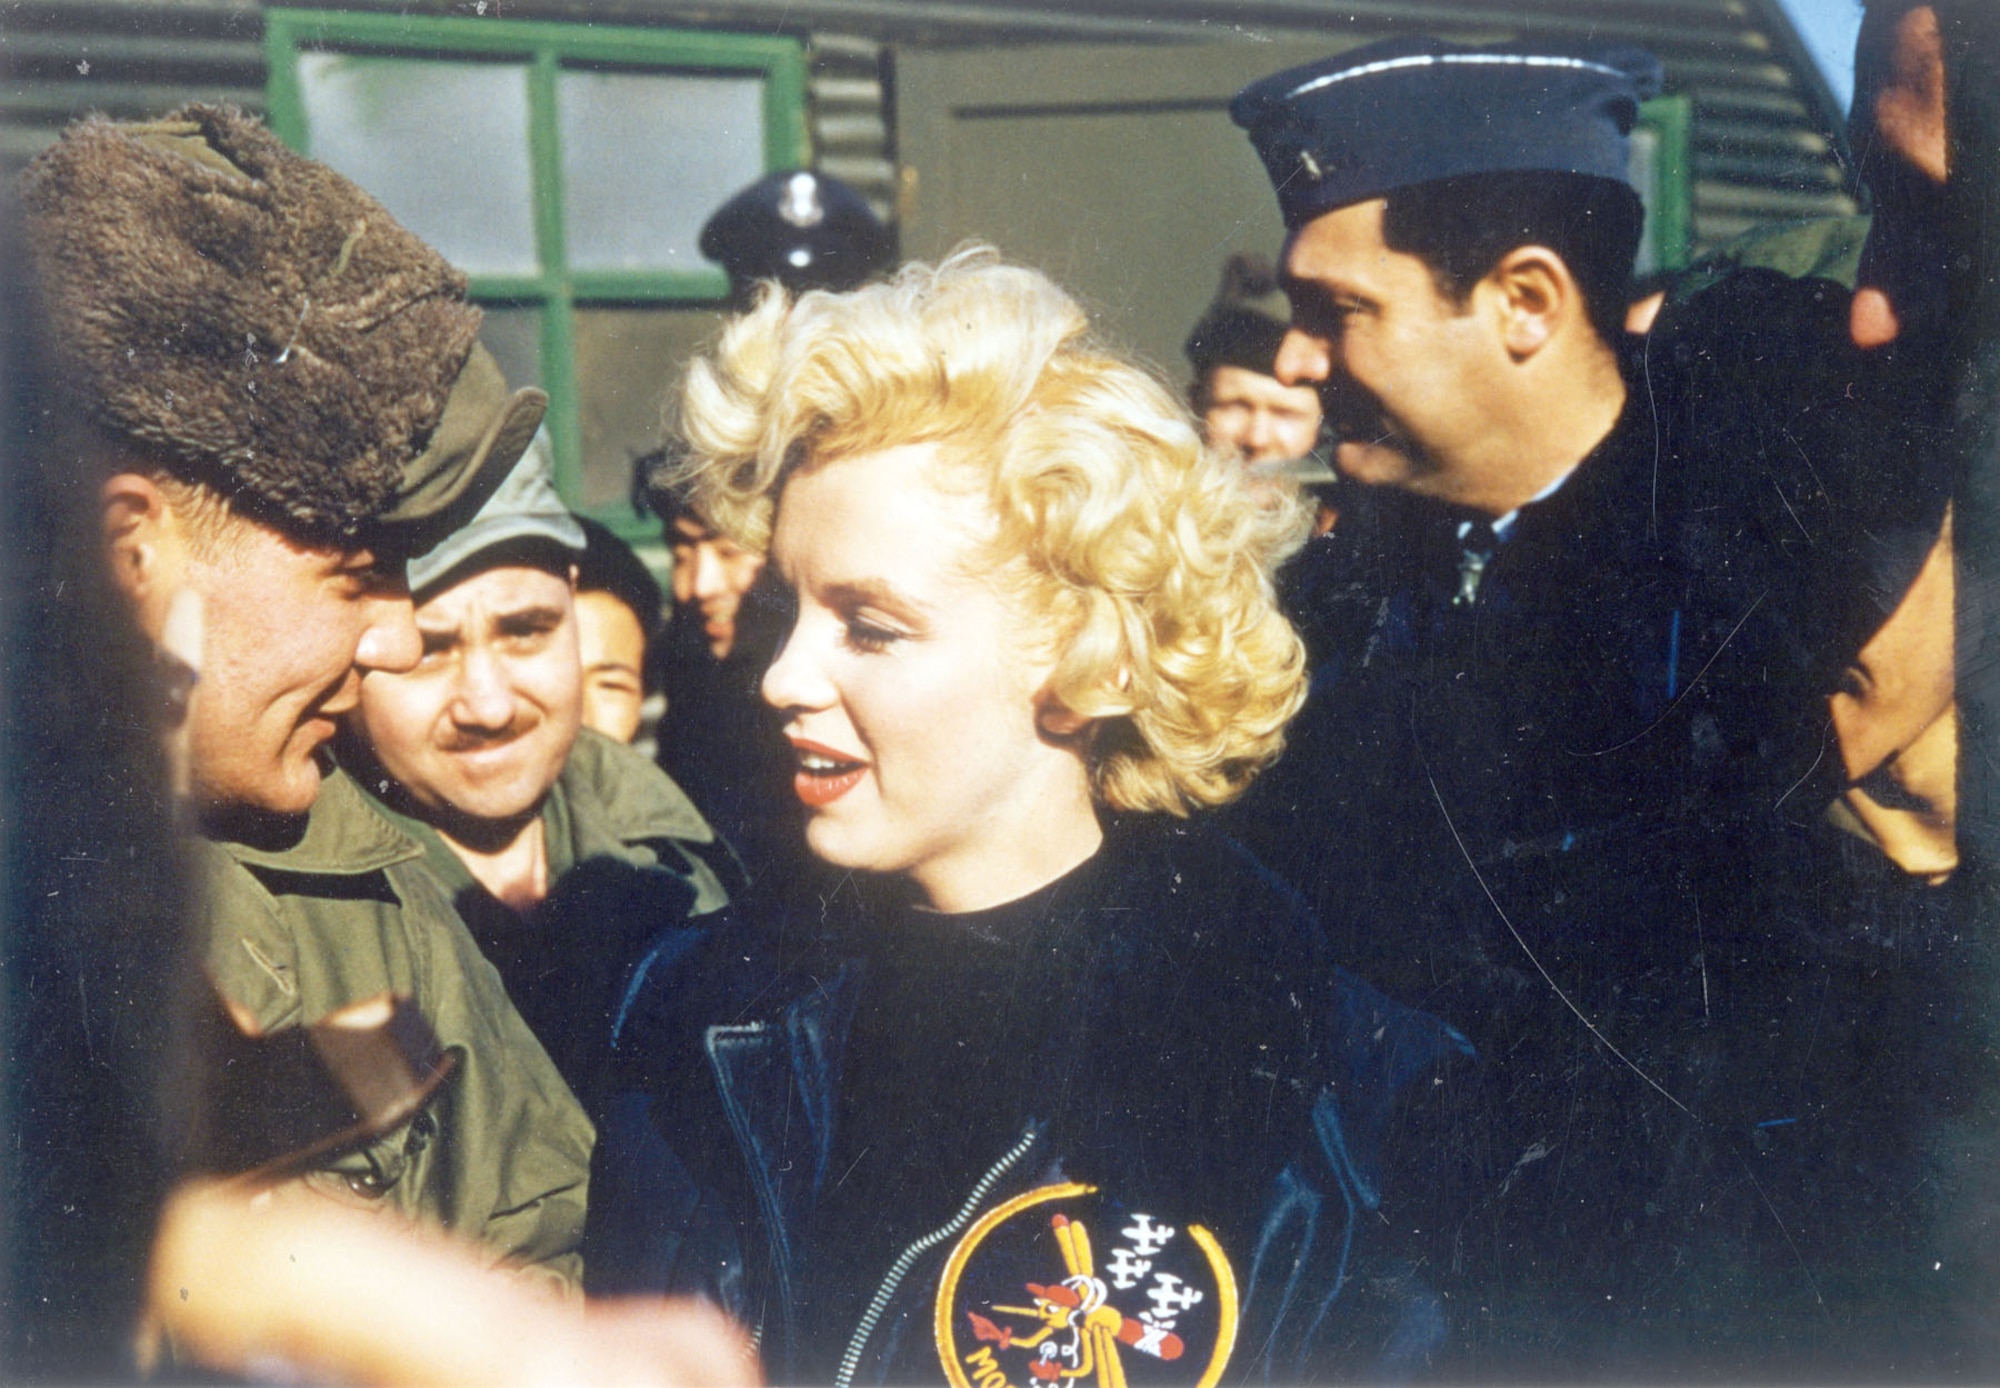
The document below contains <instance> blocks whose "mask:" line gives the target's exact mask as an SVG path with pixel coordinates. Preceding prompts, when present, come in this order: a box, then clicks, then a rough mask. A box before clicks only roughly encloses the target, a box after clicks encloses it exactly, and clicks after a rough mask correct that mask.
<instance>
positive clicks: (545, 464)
mask: <svg viewBox="0 0 2000 1388" xmlns="http://www.w3.org/2000/svg"><path fill="white" fill-rule="evenodd" d="M549 469H550V463H549V452H548V447H547V443H546V440H545V437H541V436H538V437H537V439H536V440H535V442H534V443H533V444H532V445H531V446H530V447H529V449H528V451H527V453H526V454H525V455H524V456H523V457H522V459H521V462H520V463H519V464H518V465H517V466H516V467H515V469H514V470H513V472H512V473H510V474H509V475H508V477H507V480H506V481H505V482H503V483H502V484H501V486H500V489H499V490H498V491H497V492H495V493H494V495H493V497H492V499H491V500H489V501H488V502H487V503H486V504H485V506H484V507H482V508H481V510H480V511H479V514H478V515H477V516H475V517H474V518H473V520H472V521H471V523H469V524H468V525H466V526H464V527H463V528H462V529H460V530H458V531H456V532H454V533H453V534H451V535H449V536H448V537H446V538H445V539H444V540H443V541H442V542H441V543H440V544H438V545H437V546H436V547H435V548H433V549H431V550H430V551H429V552H427V553H425V554H421V555H419V556H417V557H416V558H415V559H413V560H412V561H411V562H410V586H411V589H412V592H413V594H414V597H415V600H416V623H417V631H418V634H419V637H420V639H421V642H422V651H421V653H420V655H419V657H418V659H417V662H416V665H415V668H414V669H409V670H399V671H389V670H381V671H371V672H370V674H369V676H368V678H366V679H365V680H363V681H362V683H361V689H360V696H359V706H358V707H357V708H356V709H355V710H354V711H353V712H352V714H351V715H350V717H349V719H348V726H347V729H346V732H347V734H348V735H347V736H345V737H344V738H343V741H342V743H341V749H342V757H343V760H344V761H345V762H346V763H347V764H349V765H351V766H353V767H354V768H355V770H356V774H357V776H358V777H359V779H360V780H361V782H362V784H363V785H365V786H366V787H367V788H368V790H369V791H370V792H371V793H372V794H373V795H374V796H375V797H376V801H377V804H378V805H379V807H380V809H381V811H382V813H383V814H385V815H386V816H387V817H388V818H389V819H390V820H391V821H392V822H393V823H395V824H396V825H397V826H398V827H399V828H400V829H402V830H403V832H404V833H406V834H408V835H409V837H410V838H411V839H413V840H414V841H415V842H416V843H418V844H419V845H420V846H421V847H422V848H423V850H424V862H425V865H426V867H427V868H428V869H429V872H430V874H431V876H432V877H433V878H434V879H435V880H437V881H438V882H440V883H441V884H442V885H443V886H444V888H445V890H446V891H447V893H448V894H449V895H450V897H451V900H452V902H453V904H454V905H455V906H456V907H457V909H458V911H459V913H460V915H462V916H463V917H464V918H465V921H466V924H467V925H468V926H469V927H470V928H471V930H472V934H473V937H474V938H475V939H476V940H477V941H478V942H479V946H480V948H481V950H483V951H484V952H485V954H486V956H487V958H489V959H491V960H492V961H493V964H494V966H495V967H496V968H498V969H499V971H500V976H501V978H502V979H503V980H505V982H506V985H507V991H508V994H509V995H510V996H511V997H512V998H513V1000H514V1003H515V1005H516V1006H517V1007H519V1008H520V1009H521V1012H522V1014H523V1015H524V1016H525V1017H526V1018H527V1020H528V1024H529V1026H530V1027H532V1028H533V1029H534V1032H535V1034H536V1035H537V1036H538V1037H539V1038H540V1039H541V1041H542V1044H543V1045H544V1046H546V1047H547V1048H548V1050H549V1053H550V1055H551V1056H552V1057H553V1058H554V1059H555V1061H556V1065H557V1067H558V1068H559V1069H560V1070H561V1071H562V1072H563V1075H564V1077H565V1078H566V1079H568V1080H569V1082H570V1084H571V1086H572V1087H573V1088H574V1089H575V1090H576V1091H577V1093H578V1094H579V1095H582V1096H583V1097H584V1099H585V1102H586V1106H588V1105H589V1101H590V1098H591V1096H592V1094H593V1093H594V1092H595V1090H596V1087H597V1082H598V1081H599V1080H600V1079H601V1078H602V1073H601V1067H602V1066H603V1065H604V1064H605V1063H606V1062H607V1060H608V1058H609V1056H610V1050H611V1041H612V1037H613V1034H614V1032H615V1029H616V1027H617V1025H618V1022H619V1007H620V1004H621V1003H622V1001H623V998H624V993H625V980H626V976H627V974H628V972H629V971H630V969H631V967H632V966H633V965H634V964H636V963H637V962H638V960H639V958H640V957H641V955H642V953H643V952H644V951H645V950H646V949H647V948H648V946H649V945H651V944H653V943H654V942H655V937H657V936H660V935H661V934H662V932H663V931H664V932H668V933H670V934H671V933H672V932H675V931H678V930H679V929H680V928H681V927H683V926H684V925H686V924H687V922H688V921H689V920H690V919H691V918H694V917H699V916H704V915H706V914H708V913H709V912H712V911H715V910H717V909H718V908H720V907H722V906H723V905H724V904H725V903H726V902H727V901H728V900H729V894H728V891H727V890H726V889H725V887H724V885H723V883H724V880H725V878H727V877H730V876H731V875H733V874H734V872H735V870H736V869H735V867H734V862H733V859H732V858H731V856H730V853H729V850H728V849H727V848H726V847H725V846H724V845H723V844H722V843H721V842H720V841H719V840H718V839H717V837H716V835H715V833H714V832H713V831H712V830H711V829H710V828H709V826H708V824H707V823H706V822H705V821H704V820H703V819H702V816H701V814H700V813H699V812H698V811H697V810H696V809H695V807H694V805H693V804H692V803H691V802H690V801H689V800H688V798H687V797H686V796H685V795H683V794H682V793H681V791H680V788H679V787H678V786H676V785H675V784H674V783H673V782H672V781H671V780H669V779H668V778H667V776H666V775H665V773H663V772H661V771H660V770H659V769H658V768H657V767H655V766H654V765H653V764H652V763H651V762H650V761H649V760H647V759H646V758H645V757H643V756H641V755H640V754H639V753H638V752H635V751H633V750H632V749H630V748H628V747H626V746H624V745H623V744H621V743H616V742H614V741H612V740H611V739H610V738H607V737H605V736H603V735H602V734H599V733H595V732H590V731H588V730H584V729H582V727H581V719H582V710H583V672H582V665H581V662H580V659H579V656H578V647H577V619H576V572H577V563H578V561H579V560H580V559H581V557H582V555H583V553H584V549H585V536H584V532H583V527H582V526H581V525H580V524H578V522H577V520H576V518H575V517H574V516H572V515H571V514H570V513H569V511H568V510H567V509H565V507H564V506H563V504H562V501H561V499H560V498H559V497H558V496H557V495H556V490H555V486H554V483H553V481H552V479H551V476H550V470H549Z"/></svg>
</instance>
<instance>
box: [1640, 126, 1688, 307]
mask: <svg viewBox="0 0 2000 1388" xmlns="http://www.w3.org/2000/svg"><path fill="white" fill-rule="evenodd" d="M1639 124H1640V125H1642V126H1644V127H1646V128H1647V129H1649V130H1651V131H1652V132H1653V133H1654V136H1655V138H1657V139H1658V140H1659V145H1660V153H1659V161H1658V164H1657V166H1656V171H1657V174H1658V181H1657V182H1656V183H1655V185H1654V188H1653V248H1654V254H1655V255H1656V256H1657V257H1658V260H1659V264H1658V266H1657V267H1656V268H1657V269H1660V270H1678V269H1681V268H1682V267H1683V266H1685V265H1686V264H1687V263H1688V257H1689V253H1690V250H1691V243H1692V241H1693V223H1694V173H1693V171H1692V169H1691V168H1690V167H1689V164H1688V144H1689V132H1690V130H1691V129H1692V127H1693V124H1694V102H1693V101H1691V100H1690V99H1689V98H1687V97H1686V96H1678V95H1676V96H1660V97H1655V98H1653V99H1652V100H1651V101H1648V102H1645V103H1644V104H1643V105H1641V106H1640V107H1639Z"/></svg>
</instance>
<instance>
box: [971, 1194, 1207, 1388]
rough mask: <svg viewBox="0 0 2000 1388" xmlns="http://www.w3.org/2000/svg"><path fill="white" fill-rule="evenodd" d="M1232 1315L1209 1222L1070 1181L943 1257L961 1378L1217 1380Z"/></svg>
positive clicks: (1045, 1384) (1109, 1384)
mask: <svg viewBox="0 0 2000 1388" xmlns="http://www.w3.org/2000/svg"><path fill="white" fill-rule="evenodd" d="M1103 1249H1108V1250H1109V1251H1108V1253H1106V1254H1104V1256H1103V1257H1102V1259H1101V1261H1100V1258H1099V1251H1100V1250H1103ZM1236 1318H1237V1301H1236V1281H1235V1277H1234V1275H1233V1273H1232V1272H1231V1271H1230V1267H1229V1261H1228V1259H1227V1258H1226V1257H1225V1256H1224V1255H1223V1252H1222V1247H1221V1245H1220V1244H1219V1243H1218V1242H1217V1241H1216V1239H1215V1236H1214V1235H1213V1234H1211V1233H1210V1232H1209V1231H1208V1230H1207V1229H1205V1228H1203V1227H1202V1226H1201V1225H1198V1224H1189V1225H1186V1226H1185V1227H1181V1226H1178V1225H1176V1224H1174V1223H1172V1222H1171V1221H1169V1220H1166V1219H1162V1218H1159V1217H1156V1216H1155V1215H1154V1214H1151V1213H1148V1212H1145V1211H1144V1210H1141V1209H1139V1208H1137V1207H1135V1206H1131V1205H1126V1204H1123V1203H1121V1202H1118V1201H1115V1200H1112V1199H1110V1198H1107V1197H1106V1196H1104V1195H1103V1194H1102V1193H1100V1192H1099V1191H1098V1189H1097V1188H1096V1187H1094V1186H1087V1185H1081V1184H1077V1183H1065V1184H1062V1185H1053V1186H1043V1187H1041V1188H1039V1189H1036V1190H1032V1191H1029V1192H1027V1193H1026V1194H1024V1195H1019V1196H1016V1197H1015V1198H1014V1199H1012V1200H1009V1201H1007V1202H1005V1203H1004V1204H1002V1205H1000V1206H998V1207H997V1208H995V1209H993V1210H991V1211H989V1212H987V1213H986V1214H985V1215H984V1216H982V1217H981V1218H980V1220H979V1221H978V1222H977V1223H975V1224H974V1225H973V1226H972V1228H971V1229H970V1230H968V1231H967V1233H966V1235H965V1237H964V1238H963V1239H961V1240H960V1241H959V1244H958V1247H957V1248H955V1249H954V1250H953V1251H952V1255H951V1258H950V1259H949V1261H948V1262H947V1263H946V1264H945V1270H944V1275H943V1277H942V1279H941V1281H940V1284H939V1288H938V1303H937V1316H936V1329H937V1341H938V1353H939V1356H940V1357H941V1359H942V1360H943V1363H944V1368H945V1374H946V1377H947V1378H948V1379H949V1380H950V1381H951V1383H952V1384H954V1385H956V1388H1003V1385H1007V1386H1011V1388H1019V1385H1021V1384H1023V1383H1025V1384H1028V1385H1033V1386H1035V1388H1056V1386H1057V1385H1063V1384H1068V1383H1079V1384H1089V1385H1092V1388H1125V1385H1127V1384H1134V1385H1139V1384H1196V1385H1209V1384H1213V1383H1215V1382H1217V1381H1218V1380H1219V1379H1220V1378H1221V1376H1222V1371H1223V1369H1224V1368H1225V1367H1226V1366H1227V1364H1228V1362H1229V1354H1230V1351H1231V1349H1232V1348H1234V1345H1235V1339H1236Z"/></svg>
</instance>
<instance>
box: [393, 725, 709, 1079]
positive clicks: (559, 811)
mask: <svg viewBox="0 0 2000 1388" xmlns="http://www.w3.org/2000/svg"><path fill="white" fill-rule="evenodd" d="M378 808H380V809H382V812H383V813H384V814H385V815H387V816H388V817H389V818H390V819H391V820H392V821H393V822H394V823H395V824H396V825H397V826H398V827H399V828H401V829H402V830H403V832H404V833H406V834H408V835H409V837H410V838H411V839H413V840H415V842H416V843H417V844H419V845H420V846H421V847H422V848H423V852H424V866H425V867H426V868H427V869H428V870H429V871H430V873H431V874H432V875H433V876H434V877H435V878H436V879H437V880H438V882H439V883H440V884H441V885H442V886H443V887H444V889H445V891H446V893H447V894H448V895H449V896H450V898H451V901H452V903H453V905H454V906H455V907H456V908H457V910H458V912H459V914H460V915H461V916H463V917H464V919H465V923H466V925H467V927H468V928H469V929H470V930H471V932H472V936H473V939H474V940H476V941H477V942H478V944H479V948H480V950H481V952H482V953H484V954H485V956H486V957H487V958H488V959H489V960H491V961H492V963H493V966H494V967H495V968H496V969H498V970H499V972H500V977H501V980H502V981H503V982H504V983H505V984H506V987H507V993H508V996H509V997H511V998H512V999H513V1001H514V1005H515V1006H516V1007H517V1008H519V1009H520V1012H521V1015H522V1016H523V1017H524V1018H526V1019H527V1022H528V1026H529V1028H530V1029H531V1030H533V1032H534V1033H535V1035H536V1036H537V1037H539V1038H540V1040H541V1042H542V1045H543V1046H544V1047H545V1048H546V1049H547V1050H548V1052H549V1055H550V1056H551V1057H552V1058H553V1059H554V1060H555V1062H556V1066H557V1068H558V1069H560V1070H561V1071H562V1073H563V1077H564V1078H565V1079H567V1080H568V1081H569V1083H570V1085H571V1087H572V1088H573V1089H575V1090H576V1092H577V1093H578V1094H579V1095H581V1096H583V1097H584V1099H585V1102H586V1104H589V1103H590V1102H591V1099H592V1096H593V1094H594V1091H595V1088H596V1084H597V1080H598V1078H599V1074H600V1071H601V1069H602V1067H603V1065H604V1062H605V1060H606V1057H607V1056H608V1055H609V1054H610V1044H611V1034H612V1027H613V1022H614V1019H615V1018H616V1016H617V1014H618V1011H619V1009H620V1008H621V1007H622V1006H623V1005H624V1002H625V996H626V993H627V990H628V989H629V987H630V983H631V978H632V971H633V968H634V966H635V965H636V964H637V963H638V961H639V959H640V958H641V957H642V956H643V955H644V953H645V952H646V949H647V947H648V945H649V944H650V943H651V942H652V941H653V939H654V937H655V936H657V935H659V934H660V933H661V932H662V931H669V932H671V931H674V930H677V929H678V928H680V927H681V926H683V925H685V924H686V923H687V922H688V921H689V920H691V919H694V918H696V917H701V916H706V915H708V914H709V913H710V912H713V911H719V910H722V909H723V908H725V907H726V906H727V905H728V904H729V899H730V893H729V888H728V886H727V885H726V883H727V882H729V881H733V880H735V879H736V878H737V876H738V869H737V867H736V865H735V862H734V859H733V858H732V857H731V855H730V851H729V848H728V846H727V845H726V844H724V843H723V842H721V840H719V839H718V838H717V837H716V834H715V831H714V830H713V829H711V828H709V826H708V822H707V821H706V820H704V819H703V818H702V816H701V812H700V811H699V810H697V809H696V808H695V807H694V803H693V802H692V801H691V800H689V799H688V798H687V796H686V795H684V794H682V793H681V789H680V787H679V786H677V785H675V784H674V783H673V781H672V780H670V779H669V778H668V777H667V776H666V775H665V774H664V773H663V772H661V770H660V769H659V768H658V767H656V766H654V765H653V764H652V763H651V762H650V761H648V760H647V759H646V758H645V757H643V756H641V755H640V754H639V753H637V752H635V751H633V750H632V749H631V748H630V747H627V746H625V745H624V744H622V743H618V742H614V741H612V740H611V739H610V738H607V737H604V736H603V735H601V734H599V733H595V732H592V731H590V730H589V729H588V728H586V729H584V730H583V731H582V732H581V733H580V734H579V735H578V737H577V741H576V746H575V747H574V748H573V749H572V750H571V752H570V755H569V759H568V761H566V762H565V763H564V764H563V770H562V774H561V775H560V776H559V777H557V778H556V783H555V785H554V786H552V787H551V788H550V790H549V794H548V797H547V799H546V800H544V801H543V803H542V811H541V818H542V827H543V832H544V833H545V834H546V835H547V839H546V842H547V851H548V856H549V894H548V897H547V899H546V900H544V901H543V902H542V903H541V904H540V905H539V906H537V907H536V908H535V909H534V910H533V911H531V912H529V913H528V914H527V915H525V916H522V915H518V914H516V913H515V912H514V911H513V910H512V909H510V908H509V907H507V906H505V905H502V904H501V903H500V902H499V901H498V900H497V899H495V898H494V896H493V894H492V893H490V892H488V891H487V890H486V889H485V888H484V887H482V886H480V885H479V883H478V882H477V881H475V880H474V878H473V876H472V874H471V873H470V872H469V871H467V870H466V867H465V863H464V861H463V860H462V859H460V858H459V856H458V855H457V854H456V853H454V852H452V850H451V848H450V846H449V845H448V844H446V843H445V841H444V840H443V839H442V838H440V837H439V836H438V834H437V831H436V830H435V829H433V828H431V827H430V826H429V825H428V824H425V823H424V822H423V821H422V820H419V819H415V818H413V817H411V816H409V815H406V814H400V813H398V812H396V811H394V810H390V809H388V808H387V807H384V806H380V805H379V803H378Z"/></svg>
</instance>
